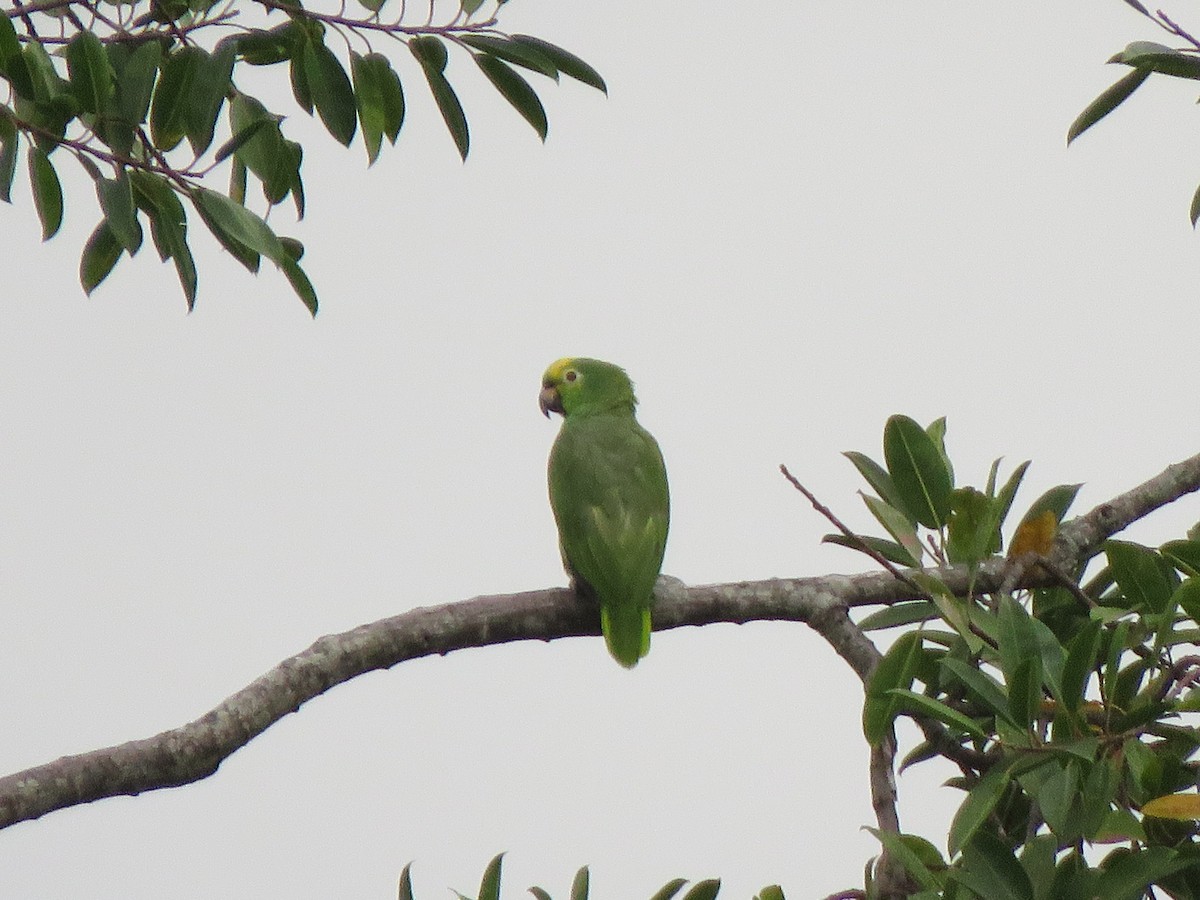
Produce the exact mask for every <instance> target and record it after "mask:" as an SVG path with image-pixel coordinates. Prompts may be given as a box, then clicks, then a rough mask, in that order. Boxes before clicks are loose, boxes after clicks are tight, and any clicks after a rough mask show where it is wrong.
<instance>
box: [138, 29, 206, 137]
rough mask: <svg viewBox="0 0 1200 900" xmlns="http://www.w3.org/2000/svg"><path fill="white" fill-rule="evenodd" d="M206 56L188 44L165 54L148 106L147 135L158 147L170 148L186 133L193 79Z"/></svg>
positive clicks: (197, 48)
mask: <svg viewBox="0 0 1200 900" xmlns="http://www.w3.org/2000/svg"><path fill="white" fill-rule="evenodd" d="M207 56H208V54H207V53H205V52H204V51H203V50H201V49H200V48H199V47H194V46H188V47H183V48H182V49H180V50H177V51H176V52H175V53H173V54H171V55H170V56H169V57H167V61H166V62H165V63H164V64H163V67H162V75H161V77H160V78H159V80H158V88H157V89H156V90H155V91H154V100H153V102H152V104H151V106H150V138H151V140H152V141H153V142H154V146H155V147H157V148H158V149H160V150H173V149H174V148H175V147H176V146H178V144H179V142H180V141H182V140H183V138H184V136H185V135H186V134H187V121H188V110H189V108H190V103H191V100H190V96H191V89H192V81H193V80H194V78H195V76H196V70H197V69H198V68H199V66H200V64H201V61H202V60H204V59H206V58H207Z"/></svg>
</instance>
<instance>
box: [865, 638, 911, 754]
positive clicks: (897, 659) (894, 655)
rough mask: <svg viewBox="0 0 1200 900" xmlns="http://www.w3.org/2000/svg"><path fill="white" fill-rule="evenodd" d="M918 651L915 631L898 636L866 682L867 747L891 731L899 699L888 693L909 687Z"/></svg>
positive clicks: (898, 706)
mask: <svg viewBox="0 0 1200 900" xmlns="http://www.w3.org/2000/svg"><path fill="white" fill-rule="evenodd" d="M920 652H921V634H920V633H919V632H916V631H909V632H907V633H905V634H902V635H900V637H898V638H897V639H896V641H895V643H893V644H892V646H891V647H889V648H888V651H887V653H885V654H884V655H883V659H882V660H880V662H879V665H878V666H876V667H875V671H874V672H873V673H872V674H871V677H870V679H868V681H867V684H866V690H865V694H866V696H865V698H864V700H863V734H864V735H865V737H866V739H867V742H868V743H869V744H871V746H873V747H874V746H877V745H878V744H879V742H880V741H882V740H883V739H884V738H885V737H886V736H887V734H888V732H889V730H890V729H891V727H892V722H893V721H894V720H895V718H896V714H897V712H898V711H899V709H900V698H898V697H896V696H894V695H893V694H892V691H893V690H895V689H897V688H908V687H910V686H911V685H912V683H913V678H914V677H915V673H916V669H917V659H918V657H919V655H920Z"/></svg>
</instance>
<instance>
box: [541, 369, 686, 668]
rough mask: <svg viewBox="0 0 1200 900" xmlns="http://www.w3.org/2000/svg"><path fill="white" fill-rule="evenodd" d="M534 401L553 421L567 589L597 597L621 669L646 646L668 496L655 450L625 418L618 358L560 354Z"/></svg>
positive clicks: (632, 401) (555, 496)
mask: <svg viewBox="0 0 1200 900" xmlns="http://www.w3.org/2000/svg"><path fill="white" fill-rule="evenodd" d="M538 403H539V405H540V406H541V408H542V412H543V413H544V414H545V415H546V417H547V418H549V417H550V413H552V412H556V413H559V414H560V415H561V416H562V417H563V423H562V427H561V428H560V429H559V431H558V437H557V438H556V439H555V441H554V447H553V448H552V449H551V450H550V465H549V482H550V506H551V508H552V509H553V510H554V520H555V521H556V522H557V523H558V540H559V547H560V548H561V550H562V558H563V566H564V568H566V570H567V574H568V575H570V576H571V583H572V585H573V586H574V588H575V591H576V592H577V593H578V594H580V595H581V596H583V597H586V598H589V599H592V600H595V601H596V602H598V603H599V604H600V626H601V629H602V630H603V631H604V640H605V642H606V643H607V644H608V652H609V653H611V654H612V655H613V658H614V659H615V660H616V661H617V662H619V663H620V664H621V665H623V666H625V667H626V668H632V667H633V666H635V665H637V661H638V660H639V659H641V658H642V657H643V656H645V655H646V654H647V653H648V652H649V650H650V604H651V602H652V601H653V599H654V596H653V592H654V583H655V581H656V580H657V579H658V573H659V571H660V570H661V569H662V559H663V551H664V550H665V549H666V545H667V525H668V522H669V520H670V500H669V497H668V492H667V470H666V467H665V466H664V465H663V458H662V451H660V450H659V449H658V442H657V441H655V440H654V438H653V437H652V436H651V434H650V432H648V431H646V429H644V428H643V427H642V426H641V425H639V424H638V422H637V419H636V418H635V417H634V408H635V407H636V406H637V398H636V397H634V395H633V384H632V383H630V381H629V376H628V375H626V374H625V370H624V369H622V368H621V367H620V366H614V365H613V364H612V363H606V362H601V361H600V360H598V359H585V358H577V359H570V358H568V359H560V360H559V361H558V362H556V363H553V364H552V365H551V366H550V368H548V369H547V370H546V374H545V375H543V376H542V392H541V394H540V395H539V397H538Z"/></svg>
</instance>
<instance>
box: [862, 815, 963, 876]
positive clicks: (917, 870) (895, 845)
mask: <svg viewBox="0 0 1200 900" xmlns="http://www.w3.org/2000/svg"><path fill="white" fill-rule="evenodd" d="M864 830H866V831H869V832H870V833H871V834H873V835H874V836H875V838H876V840H878V841H879V843H880V844H881V845H883V849H884V850H886V851H887V854H888V856H890V857H891V858H892V859H894V860H896V861H897V862H898V863H900V865H902V866H904V871H906V872H907V873H908V874H909V875H911V876H912V877H913V879H914V880H915V881H916V882H917V884H918V885H920V886H921V887H922V888H926V889H928V890H938V889H939V888H941V886H942V884H941V879H940V878H939V877H938V876H937V875H935V874H934V872H933V871H932V870H931V868H930V866H931V864H932V865H933V866H937V867H938V869H939V871H940V870H943V869H945V868H946V863H945V861H944V860H942V858H941V854H940V853H938V852H937V848H936V847H934V846H933V845H932V844H930V843H929V842H928V841H926V840H925V839H924V838H920V837H917V836H916V835H912V834H896V832H894V831H884V830H883V829H880V828H871V827H866V828H865V829H864ZM916 842H919V843H916ZM939 864H940V865H939Z"/></svg>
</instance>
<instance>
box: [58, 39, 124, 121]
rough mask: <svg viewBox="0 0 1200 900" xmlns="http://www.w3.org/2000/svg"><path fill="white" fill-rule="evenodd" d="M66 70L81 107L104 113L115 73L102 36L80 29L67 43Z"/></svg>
mask: <svg viewBox="0 0 1200 900" xmlns="http://www.w3.org/2000/svg"><path fill="white" fill-rule="evenodd" d="M67 71H68V72H69V73H70V76H71V89H72V91H73V92H74V94H75V99H76V100H78V101H79V105H80V107H81V108H82V109H84V110H85V111H87V112H90V113H101V112H103V111H104V110H105V108H106V107H107V106H108V101H109V100H110V99H111V98H112V96H113V92H114V88H113V86H114V84H115V82H116V73H115V72H114V71H113V67H112V63H110V62H109V61H108V54H107V53H105V52H104V45H103V44H102V43H100V38H98V37H96V35H95V34H93V33H92V32H90V31H80V32H79V33H78V34H76V35H75V37H73V38H72V39H71V43H69V44H67Z"/></svg>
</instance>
